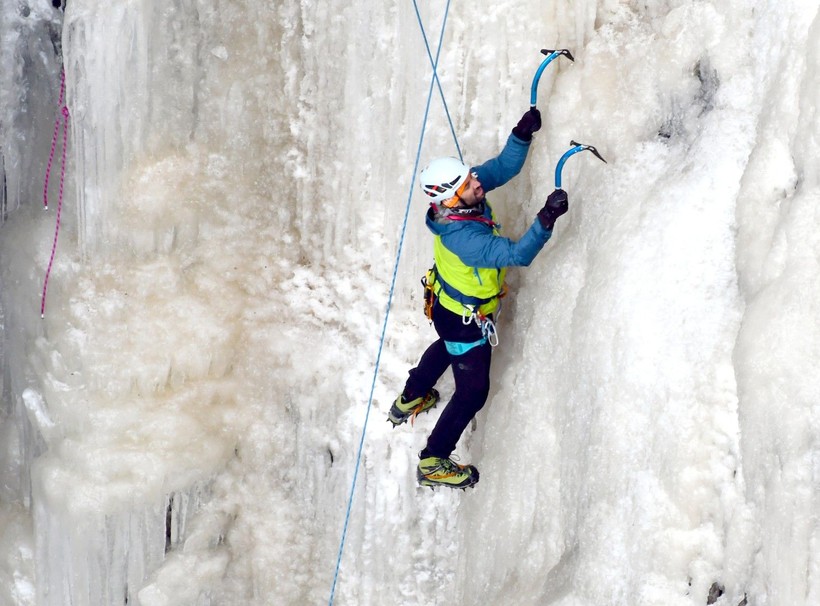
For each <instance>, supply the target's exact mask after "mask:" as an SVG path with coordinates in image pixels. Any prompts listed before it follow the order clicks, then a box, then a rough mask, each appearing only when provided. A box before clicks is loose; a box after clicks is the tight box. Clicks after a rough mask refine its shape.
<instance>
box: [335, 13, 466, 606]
mask: <svg viewBox="0 0 820 606" xmlns="http://www.w3.org/2000/svg"><path fill="white" fill-rule="evenodd" d="M413 6H415V7H416V16H417V17H418V19H419V26H420V27H421V33H422V36H423V37H424V44H425V46H426V47H427V54H428V56H429V57H430V61H431V63H432V66H433V77H432V78H431V79H430V90H429V91H428V93H427V104H426V106H425V108H424V119H423V120H422V125H421V134H420V135H419V145H418V149H417V150H416V160H415V162H414V164H413V176H412V178H411V180H410V191H409V192H408V194H407V203H406V205H405V208H404V221H403V222H402V227H401V236H400V237H399V247H398V250H397V251H396V261H395V265H394V267H393V277H392V279H391V282H390V292H389V294H388V296H387V309H386V311H385V314H384V324H383V325H382V334H381V339H380V340H379V350H378V353H377V354H376V365H375V368H374V370H373V382H372V383H371V385H370V397H369V398H368V401H367V412H366V414H365V417H364V425H363V426H362V435H361V437H360V439H359V450H358V453H357V455H356V467H355V469H354V471H353V483H352V485H351V486H350V496H349V498H348V500H347V512H346V513H345V522H344V527H343V528H342V538H341V540H340V541H339V557H338V558H337V560H336V571H335V572H334V574H333V585H332V587H331V589H330V601H329V602H328V606H333V598H334V595H335V593H336V583H337V582H338V580H339V568H340V567H341V564H342V553H343V552H344V545H345V539H346V538H347V527H348V524H349V523H350V511H351V509H352V507H353V495H354V493H355V492H356V481H357V480H358V477H359V467H360V466H361V461H362V451H363V449H364V437H365V433H366V431H367V422H368V421H369V419H370V409H371V407H372V405H373V393H374V392H375V390H376V378H377V376H378V374H379V366H380V364H381V357H382V349H383V347H384V340H385V335H386V334H387V321H388V319H389V317H390V306H391V304H392V302H393V293H394V292H395V288H396V278H397V276H398V273H399V260H400V259H401V253H402V248H403V247H404V237H405V234H406V233H407V220H408V217H409V216H410V201H411V200H412V199H413V184H414V182H415V180H416V172H417V171H418V168H419V159H420V158H421V148H422V144H423V143H424V133H425V131H426V129H427V118H428V116H429V115H430V102H431V100H432V98H433V85H434V84H436V83H438V86H439V93H440V94H441V100H442V101H443V102H444V107H445V111H446V108H447V103H446V101H444V92H443V91H442V90H441V83H439V80H438V74H437V73H436V69H437V66H438V60H439V56H440V55H441V47H442V41H443V40H444V30H445V28H446V26H447V15H448V14H449V12H450V0H447V6H446V8H445V9H444V19H443V20H442V23H441V33H440V34H439V40H438V49H437V50H436V57H435V59H433V56H432V53H431V52H430V46H429V45H428V44H427V34H426V33H425V31H424V25H423V24H422V21H421V17H420V16H419V11H418V6H417V4H416V0H413ZM447 119H448V120H450V112H449V111H447ZM450 129H451V130H452V131H453V138H455V139H456V148H458V138H456V133H455V129H454V128H453V123H452V121H451V120H450ZM458 153H459V157H460V156H461V149H460V148H459V149H458Z"/></svg>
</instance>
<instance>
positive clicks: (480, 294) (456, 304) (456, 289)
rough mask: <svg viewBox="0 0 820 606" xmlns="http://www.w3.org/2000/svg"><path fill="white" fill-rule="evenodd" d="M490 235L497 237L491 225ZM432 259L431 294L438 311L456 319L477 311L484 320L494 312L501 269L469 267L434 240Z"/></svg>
mask: <svg viewBox="0 0 820 606" xmlns="http://www.w3.org/2000/svg"><path fill="white" fill-rule="evenodd" d="M492 229H493V235H496V236H497V235H500V234H499V232H498V226H497V225H493V227H492ZM434 238H435V240H434V243H433V255H434V257H435V260H436V270H437V271H436V273H437V274H438V275H437V277H436V283H435V287H434V288H435V292H436V296H437V297H438V300H439V302H440V303H441V305H442V307H444V308H445V309H448V310H449V311H452V312H453V313H455V314H458V315H460V316H461V315H465V314H466V315H470V313H471V312H472V311H473V310H474V309H475V308H477V311H478V312H479V314H480V315H484V316H488V315H490V314H491V313H493V312H495V311H496V310H497V309H498V305H499V298H500V297H502V296H503V293H504V278H505V277H506V275H507V269H506V268H505V267H502V268H496V267H470V266H468V265H465V264H464V263H463V262H462V261H461V259H459V257H458V255H456V254H455V253H453V252H452V251H450V250H449V249H448V248H447V247H446V246H444V244H442V243H441V236H438V235H436V236H434Z"/></svg>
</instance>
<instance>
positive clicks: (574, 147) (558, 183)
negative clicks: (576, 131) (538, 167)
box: [555, 141, 607, 189]
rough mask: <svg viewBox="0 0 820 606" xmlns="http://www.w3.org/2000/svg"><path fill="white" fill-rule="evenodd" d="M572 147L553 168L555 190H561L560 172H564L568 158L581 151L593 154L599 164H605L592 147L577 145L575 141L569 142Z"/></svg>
mask: <svg viewBox="0 0 820 606" xmlns="http://www.w3.org/2000/svg"><path fill="white" fill-rule="evenodd" d="M569 144H570V145H572V147H571V148H570V149H569V150H568V151H566V152H565V153H564V155H563V156H561V159H560V160H558V165H557V166H556V167H555V189H561V171H563V170H564V163H565V162H566V161H567V160H568V159H569V157H570V156H572V155H574V154H577V153H578V152H582V151H591V152H592V153H593V154H595V157H596V158H598V159H599V160H600V161H601V162H603V163H604V164H606V163H607V162H606V160H604V158H603V156H602V155H601V154H599V153H598V150H597V149H595V148H594V147H592V146H591V145H583V144H581V143H577V142H575V141H570V142H569Z"/></svg>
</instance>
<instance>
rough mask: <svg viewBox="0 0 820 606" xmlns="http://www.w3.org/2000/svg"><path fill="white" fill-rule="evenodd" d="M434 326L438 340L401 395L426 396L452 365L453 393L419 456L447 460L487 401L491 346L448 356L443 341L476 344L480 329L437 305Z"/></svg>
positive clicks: (426, 352)
mask: <svg viewBox="0 0 820 606" xmlns="http://www.w3.org/2000/svg"><path fill="white" fill-rule="evenodd" d="M433 326H434V327H435V329H436V332H437V333H438V336H439V338H438V340H436V341H435V342H433V343H432V344H431V345H430V346H429V347H428V348H427V350H426V351H425V352H424V354H423V355H422V356H421V360H420V361H419V364H418V366H416V367H415V368H413V369H412V370H411V371H410V377H409V378H408V379H407V383H406V384H405V387H404V392H403V393H404V397H405V399H407V400H410V399H415V398H418V397H421V396H423V395H425V394H426V393H427V392H429V391H430V389H432V388H433V387H434V386H435V384H436V382H437V381H438V380H439V378H441V375H443V374H444V371H445V370H447V367H448V366H452V368H453V378H454V379H455V384H456V390H455V393H454V394H453V397H452V398H451V399H450V401H449V402H448V403H447V406H445V408H444V411H443V412H442V413H441V416H440V417H439V419H438V422H437V423H436V426H435V427H434V428H433V431H432V433H431V434H430V436H429V438H427V446H426V448H425V449H424V450H422V451H421V453H420V455H419V456H420V457H421V458H424V457H429V456H435V457H442V458H448V457H449V456H450V454H451V453H452V452H453V451H454V450H455V449H456V443H457V442H458V439H459V438H460V437H461V434H462V433H463V432H464V430H465V429H466V428H467V425H469V423H470V421H472V419H473V417H475V415H476V413H477V412H478V411H479V410H481V408H482V407H483V406H484V403H485V402H486V401H487V396H488V394H489V393H490V360H491V357H492V347H491V346H490V344H489V343H487V342H486V341H485V342H484V343H483V344H481V345H476V346H475V347H472V348H471V349H469V350H468V351H467V352H466V353H462V354H455V353H450V352H449V351H448V350H447V345H446V344H445V341H447V342H449V343H451V344H452V343H461V344H466V343H475V342H476V341H479V340H481V339H482V334H481V329H480V328H479V327H478V325H477V324H476V323H475V322H474V321H473V322H470V324H467V325H465V324H464V322H463V320H462V317H461V316H459V315H457V314H454V313H453V312H451V311H449V310H447V309H445V308H444V307H442V306H441V305H440V304H438V302H437V303H436V305H435V307H434V308H433Z"/></svg>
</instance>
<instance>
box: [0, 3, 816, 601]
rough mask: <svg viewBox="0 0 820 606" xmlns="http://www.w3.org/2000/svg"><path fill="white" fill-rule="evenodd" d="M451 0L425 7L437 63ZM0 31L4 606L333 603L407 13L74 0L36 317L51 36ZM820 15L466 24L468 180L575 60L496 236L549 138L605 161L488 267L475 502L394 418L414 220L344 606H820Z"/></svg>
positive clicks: (403, 121) (459, 125)
mask: <svg viewBox="0 0 820 606" xmlns="http://www.w3.org/2000/svg"><path fill="white" fill-rule="evenodd" d="M444 6H445V5H444V2H430V3H422V5H421V16H422V20H423V21H424V23H425V25H426V26H427V27H428V34H429V36H430V38H431V42H433V45H434V46H435V40H436V39H437V38H438V31H439V27H440V25H441V22H442V17H443V11H444ZM3 9H4V10H3V17H2V18H0V24H2V26H1V27H0V31H2V33H3V39H2V50H3V53H4V56H5V57H11V56H14V57H20V58H19V59H16V62H15V63H13V65H14V70H12V71H8V72H7V71H4V72H3V76H2V77H3V78H4V80H3V84H4V86H3V88H2V90H3V93H2V95H3V96H1V97H0V112H2V113H0V115H2V117H3V120H2V126H3V128H2V154H3V166H4V169H3V170H4V171H5V172H4V174H5V175H6V176H5V178H6V182H7V183H8V184H9V187H7V188H6V191H7V192H11V193H6V194H5V196H4V198H3V201H4V218H5V215H6V214H8V220H7V221H6V224H5V225H4V227H3V231H2V240H0V246H1V247H2V248H0V260H1V261H2V297H3V316H2V318H3V329H4V333H5V334H4V337H5V338H4V345H3V356H2V359H3V363H4V396H3V407H2V409H0V410H2V411H3V414H2V416H0V423H2V425H0V436H2V438H3V443H2V444H3V446H2V451H1V452H2V457H0V463H2V465H0V474H2V476H0V477H1V478H2V482H0V500H2V501H3V503H4V504H3V506H2V507H0V520H3V521H4V522H6V524H7V527H8V528H13V530H11V531H8V532H6V533H3V534H2V535H0V548H2V550H3V551H2V553H0V555H2V556H4V557H2V559H0V564H2V565H0V584H2V587H0V596H1V597H6V596H13V597H14V599H16V600H17V601H18V602H19V603H23V604H29V603H36V604H37V605H38V606H46V605H51V604H61V605H62V604H65V603H66V602H67V601H68V600H70V601H71V603H72V604H75V605H76V604H94V605H97V604H122V603H125V602H126V600H127V603H129V604H131V603H139V604H143V605H144V606H148V605H157V606H158V605H164V604H175V605H179V604H196V605H201V604H228V605H230V604H237V605H238V604H243V605H245V604H304V603H322V602H325V601H327V597H328V594H329V590H330V584H331V580H332V575H333V568H334V565H335V560H336V555H337V550H338V540H339V537H340V532H341V528H342V521H343V517H344V507H345V506H346V501H347V496H348V490H349V487H350V482H351V478H352V474H353V468H354V463H355V461H354V457H355V454H356V448H357V445H358V440H359V432H360V430H361V426H362V423H363V421H364V415H365V410H366V402H367V394H368V391H369V387H370V381H371V373H372V370H373V362H374V360H375V354H376V349H377V345H378V337H379V331H380V329H381V322H382V317H383V313H384V309H385V303H386V297H387V290H388V283H389V279H390V273H391V271H392V259H393V255H394V253H395V250H396V246H397V239H398V235H399V233H400V227H401V221H402V219H403V214H404V201H405V199H406V196H407V192H408V190H409V188H410V182H411V178H412V175H411V171H412V165H413V160H414V157H415V152H416V146H417V144H418V136H419V129H420V128H421V124H422V116H423V111H424V102H425V98H426V94H427V90H428V86H429V77H430V71H429V65H428V62H427V59H426V54H425V51H424V46H423V44H422V40H421V36H420V33H419V31H418V24H417V22H416V16H415V13H414V11H413V7H412V4H410V3H381V4H379V3H377V4H373V3H366V2H352V3H348V4H347V5H345V6H335V5H333V4H332V3H300V2H284V3H275V4H274V3H252V2H246V1H236V2H229V3H228V2H207V3H206V2H201V1H199V0H173V1H171V2H160V1H159V0H131V1H129V2H121V3H113V4H112V3H104V2H100V1H98V0H71V2H69V5H68V7H67V12H66V15H65V23H64V26H63V29H62V32H63V40H62V41H63V46H64V59H65V66H66V74H67V83H68V102H69V108H70V110H71V120H72V121H71V152H72V153H71V159H70V161H71V174H72V175H73V177H72V187H71V188H70V190H69V191H70V195H69V198H68V203H67V207H66V216H65V226H64V232H63V234H62V235H61V244H60V247H59V249H58V256H57V262H56V265H55V268H54V274H53V275H52V283H51V287H50V291H49V299H48V308H47V313H46V317H45V318H44V319H42V320H41V319H40V318H39V300H38V297H39V293H40V288H41V283H42V277H43V269H44V267H45V264H46V262H47V259H48V254H49V250H50V245H51V236H52V235H53V228H54V215H53V210H52V212H51V213H49V214H46V213H43V212H42V211H41V210H39V209H38V208H37V207H38V204H39V202H40V196H41V193H40V188H41V187H42V185H41V183H42V181H41V177H40V174H41V173H42V168H43V158H44V155H46V154H47V151H48V143H49V137H50V135H51V128H52V126H53V117H54V116H53V108H52V107H50V106H52V105H53V104H54V103H55V101H56V91H57V89H56V86H57V85H58V77H57V73H58V68H57V64H56V62H55V60H54V57H55V55H54V51H53V48H49V47H50V45H51V46H53V45H52V43H51V39H52V38H53V36H52V35H51V34H50V33H49V32H51V31H53V29H54V27H55V25H54V24H56V23H59V14H58V13H56V14H55V12H54V11H53V9H52V8H50V7H49V4H48V3H46V2H39V1H36V2H35V1H31V2H23V3H19V2H10V0H5V1H4V3H3ZM5 9H8V10H5ZM26 11H28V14H25V13H26ZM817 13H818V4H817V2H814V1H812V2H797V1H794V2H780V3H776V4H775V3H768V2H762V1H761V2H747V1H729V2H710V1H698V2H684V1H666V2H660V1H659V2H652V3H645V2H613V1H608V0H599V1H597V2H596V1H592V0H590V1H585V2H579V1H577V0H576V1H574V2H571V1H569V0H567V1H562V0H554V1H551V2H547V3H543V2H533V1H529V0H523V1H520V2H500V3H499V2H488V1H487V2H484V1H481V2H476V3H472V4H471V5H470V6H469V7H465V6H463V5H460V4H458V3H453V5H452V6H451V12H450V13H449V20H448V25H447V35H446V37H445V48H444V52H443V53H442V56H441V60H440V64H441V70H440V75H441V81H442V85H443V88H444V90H445V92H446V94H447V98H448V102H449V104H450V110H451V113H452V115H453V116H454V118H455V126H456V130H457V133H458V136H459V140H460V143H461V145H462V149H463V150H464V153H465V157H466V158H467V159H468V160H474V161H481V160H483V159H485V158H487V157H489V156H490V155H492V154H493V153H495V152H496V151H497V150H498V148H499V146H500V145H501V143H502V142H503V141H504V139H505V137H506V134H507V133H508V132H509V129H510V128H511V127H512V125H514V124H515V121H516V120H517V119H518V117H519V116H520V114H521V113H522V112H523V111H524V110H525V109H526V108H527V104H528V92H529V84H530V78H531V76H532V74H533V72H534V69H535V68H536V67H537V65H538V63H539V62H540V59H541V55H540V54H539V53H538V51H539V49H540V48H541V47H544V46H555V47H568V48H570V49H572V51H573V54H574V55H575V57H576V63H575V64H573V65H569V64H565V63H561V62H559V63H557V64H556V65H554V66H551V67H550V70H549V71H548V72H547V74H546V75H545V77H544V78H543V80H542V83H541V88H540V94H539V106H541V108H542V112H543V116H544V128H543V130H542V132H541V133H539V134H538V135H537V137H536V140H535V142H534V144H533V150H532V152H531V155H530V158H529V161H528V164H527V166H526V168H525V170H524V171H523V173H522V174H521V175H520V176H519V177H518V178H517V179H516V180H515V181H513V182H512V183H510V184H509V185H508V186H506V187H505V188H504V189H503V190H501V191H498V192H494V193H493V195H492V200H493V202H494V203H495V205H496V207H497V208H498V210H499V213H500V215H501V218H502V222H503V223H504V226H505V229H506V230H507V231H508V233H510V234H511V235H518V234H520V233H522V232H523V231H524V229H525V228H526V226H527V225H528V223H529V222H530V221H531V220H532V217H533V216H534V214H535V212H536V211H537V209H538V207H539V206H540V205H541V203H542V201H543V198H544V197H545V196H546V195H547V194H548V193H549V191H550V190H551V189H552V168H553V167H554V164H555V161H556V160H557V159H558V157H560V154H561V153H562V152H563V151H564V150H565V149H566V146H567V144H568V143H569V140H570V139H572V138H574V139H577V140H580V141H583V142H588V143H592V144H594V145H596V146H597V147H598V148H599V149H600V150H601V151H602V153H604V155H605V156H606V158H607V160H608V161H609V164H607V165H606V166H604V165H602V164H600V163H598V162H597V161H593V160H591V159H590V158H587V157H585V156H586V155H581V156H578V157H575V158H573V159H572V160H571V161H570V163H569V164H568V166H567V170H566V173H565V187H566V189H567V190H568V191H569V193H570V201H571V210H570V213H569V214H568V215H567V216H566V217H564V218H562V219H561V220H560V223H559V228H558V229H557V230H556V234H555V236H554V237H553V240H552V241H551V242H550V243H549V244H548V248H547V250H546V251H545V253H544V254H542V255H541V256H540V257H539V258H538V259H537V260H536V261H535V263H533V265H532V267H530V268H528V269H524V270H514V271H512V272H511V282H512V284H513V286H514V290H515V295H514V297H513V298H511V299H510V300H508V302H507V304H506V309H505V311H504V316H503V317H502V319H501V321H500V331H501V339H502V345H501V347H500V348H499V349H497V350H496V352H495V362H494V387H493V392H492V394H491V398H490V401H489V403H488V405H487V407H486V408H485V410H484V411H482V412H481V414H480V415H479V417H478V424H477V428H476V430H475V431H470V432H469V433H468V435H467V436H465V439H464V440H463V441H462V443H461V444H460V446H459V454H460V455H461V457H462V459H466V460H469V461H471V462H473V463H475V464H477V465H478V466H479V467H480V469H481V483H480V484H479V485H478V487H477V489H476V490H475V491H471V492H470V493H469V494H462V493H460V492H458V493H457V494H452V493H443V492H442V493H430V492H429V491H420V490H418V489H417V488H416V486H415V478H414V465H415V453H416V452H417V451H418V450H420V449H421V448H422V447H423V444H424V439H425V435H426V433H427V432H428V431H429V430H430V429H431V427H432V424H433V422H434V420H435V415H427V416H425V417H424V418H420V419H418V420H417V422H416V425H415V428H414V429H411V428H409V427H402V428H401V429H397V430H391V429H390V428H389V426H388V424H386V423H384V422H383V418H384V414H385V413H386V410H387V408H388V407H389V404H390V401H391V400H392V399H393V398H394V397H395V393H396V391H397V390H398V389H399V388H400V386H401V385H402V383H403V381H404V378H405V373H406V370H407V368H408V367H409V366H410V365H411V364H412V363H413V362H414V361H415V359H416V357H417V356H418V355H419V354H420V353H421V351H422V349H423V347H424V346H425V345H426V343H427V342H428V341H429V340H430V339H432V338H433V333H432V331H431V329H429V327H427V325H426V323H425V322H424V321H423V319H422V318H421V317H420V313H419V310H418V307H419V301H418V293H417V289H418V287H417V279H418V277H419V275H420V274H421V272H422V269H423V268H425V267H426V266H427V264H428V263H429V257H430V255H431V252H430V249H429V244H430V242H429V238H428V236H427V235H426V234H425V233H424V231H423V227H422V222H421V219H420V217H421V213H422V212H423V202H422V201H421V200H420V199H418V198H415V199H414V200H413V206H412V212H411V216H410V218H411V221H410V224H409V226H408V231H407V236H406V242H405V248H404V251H403V257H402V263H401V265H400V271H399V276H398V291H397V295H396V301H395V304H394V307H393V310H392V319H391V322H390V324H389V326H388V328H389V330H388V335H387V341H386V343H385V350H384V353H383V357H382V369H381V373H380V375H379V377H378V381H377V384H376V393H375V396H376V397H375V399H374V408H373V409H372V412H371V419H370V425H369V428H368V433H367V440H366V446H365V453H364V460H363V466H362V469H361V472H360V476H359V483H358V489H357V492H356V497H355V500H354V506H353V509H352V515H351V520H350V531H349V535H348V537H347V542H346V547H345V555H344V559H343V563H342V567H341V571H340V577H339V584H338V587H337V590H336V603H339V604H384V603H401V604H407V605H412V604H419V605H421V604H425V605H428V604H516V605H527V604H533V605H534V604H538V605H543V604H553V605H558V606H570V605H572V606H577V605H583V606H587V605H592V604H629V605H637V604H647V605H654V604H664V605H678V604H680V605H682V606H683V605H687V606H688V605H694V604H698V605H700V604H705V603H707V602H708V603H717V604H719V605H722V606H737V605H738V604H740V603H741V602H742V601H743V600H744V599H745V600H746V601H747V603H748V604H760V605H762V604H771V605H778V606H780V605H783V606H785V605H789V606H792V605H798V606H799V605H802V604H806V605H808V604H813V603H815V602H817V600H818V592H819V591H820V589H818V555H817V554H818V548H817V541H818V525H817V520H816V513H815V512H816V511H817V509H818V494H817V471H816V470H817V451H818V449H817V435H818V427H817V412H816V409H817V405H816V401H817V397H816V396H817V392H818V385H817V379H816V378H815V375H816V373H814V372H813V367H814V366H816V360H817V359H818V356H817V353H818V352H817V345H816V343H817V341H818V339H817V338H816V337H817V332H818V331H817V321H816V317H817V313H815V308H816V305H817V304H816V303H815V301H816V300H818V297H817V294H818V293H817V292H816V289H817V287H816V286H814V284H815V282H816V280H815V278H816V276H817V258H818V252H820V251H818V247H820V243H818V241H817V238H816V236H815V235H814V230H813V225H814V223H816V220H814V219H815V218H816V211H815V208H816V199H817V191H818V186H817V185H818V184H817V182H816V181H817V179H816V177H815V176H814V173H815V172H816V169H817V166H816V165H817V160H816V158H817V157H818V154H817V150H816V149H815V147H816V139H817V133H816V130H817V126H816V120H815V116H814V112H815V107H816V104H817V96H818V92H817V91H818V86H817V73H816V72H817V69H816V66H817V62H818V51H819V50H820V49H818V47H817V44H818V42H817V40H818V39H820V38H818V36H817V31H816V30H817V27H818V25H817ZM21 48H23V49H24V51H23V52H20V49H21ZM49 53H50V54H49ZM428 128H429V130H428V131H427V134H426V138H425V145H424V149H423V154H422V164H424V163H425V162H426V161H427V160H429V159H430V158H432V157H435V156H438V155H443V154H448V155H450V154H453V153H454V149H453V143H452V140H451V135H450V131H449V127H448V126H447V124H446V121H445V119H444V114H443V112H442V110H441V108H440V106H439V105H438V101H437V100H436V99H434V104H433V107H432V112H431V115H430V123H429V127H428ZM21 141H24V142H25V143H26V144H25V145H24V144H21V143H20V142H21ZM29 143H30V144H29ZM441 388H442V392H443V394H444V395H445V397H447V396H448V395H449V394H450V393H451V391H452V383H451V381H447V380H445V382H444V384H443V385H442V386H441ZM24 508H27V510H28V511H29V512H30V516H29V517H28V518H27V517H26V516H25V515H23V513H22V512H23V511H24V510H25V509H24ZM29 526H30V527H31V530H30V531H29ZM6 554H8V555H6ZM15 592H16V593H15ZM35 594H36V597H35Z"/></svg>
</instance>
